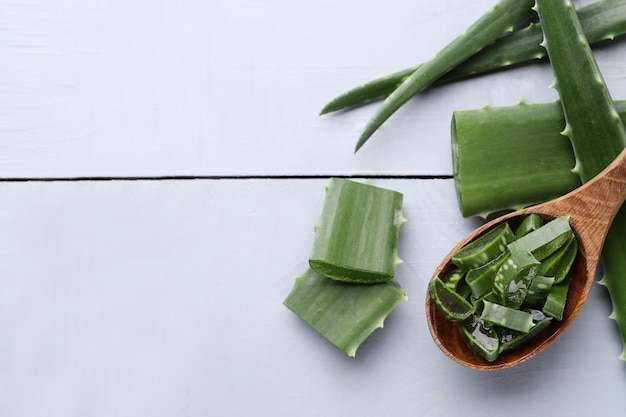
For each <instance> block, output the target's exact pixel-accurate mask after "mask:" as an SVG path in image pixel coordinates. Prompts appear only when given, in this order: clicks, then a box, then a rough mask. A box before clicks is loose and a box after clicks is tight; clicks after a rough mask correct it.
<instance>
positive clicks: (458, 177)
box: [451, 101, 626, 217]
mask: <svg viewBox="0 0 626 417" xmlns="http://www.w3.org/2000/svg"><path fill="white" fill-rule="evenodd" d="M615 107H616V109H617V111H618V113H619V114H620V117H621V118H622V120H626V101H615ZM564 126H565V116H564V115H563V110H562V108H561V104H560V102H553V103H539V104H524V103H521V104H519V105H516V106H503V107H489V106H488V107H484V108H481V109H472V110H457V111H455V112H454V113H453V116H452V124H451V140H452V146H451V148H452V161H453V164H452V168H453V176H454V183H455V188H456V193H457V201H458V203H459V209H460V211H461V214H462V215H463V216H464V217H471V216H482V217H486V216H487V215H489V214H491V213H494V212H497V211H501V210H508V209H518V208H520V207H524V206H527V205H530V204H535V203H539V202H541V201H546V200H550V199H552V198H555V197H558V196H560V195H563V194H566V193H568V192H569V191H572V190H573V189H575V188H576V187H578V186H580V184H581V179H580V177H579V176H578V175H577V174H575V173H573V172H572V171H571V170H572V168H573V167H574V165H575V163H576V162H575V161H576V159H575V158H576V157H575V155H574V151H573V149H572V145H571V142H570V140H569V139H568V138H566V137H564V136H563V135H561V133H560V132H561V130H563V128H564ZM601 151H602V150H601V149H600V150H599V152H601ZM503 173H504V174H503Z"/></svg>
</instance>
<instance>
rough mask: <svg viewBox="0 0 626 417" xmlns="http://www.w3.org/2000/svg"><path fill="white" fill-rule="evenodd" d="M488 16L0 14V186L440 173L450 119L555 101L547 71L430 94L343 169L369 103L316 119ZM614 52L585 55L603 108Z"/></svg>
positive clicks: (208, 7) (373, 9) (277, 2)
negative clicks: (601, 88) (344, 96)
mask: <svg viewBox="0 0 626 417" xmlns="http://www.w3.org/2000/svg"><path fill="white" fill-rule="evenodd" d="M493 3H494V1H493V0H479V1H473V2H467V1H464V0H446V1H437V2H423V1H422V2H406V1H404V2H395V3H393V4H388V5H385V7H382V6H381V4H380V3H379V2H377V1H374V0H365V1H356V0H350V1H342V2H328V1H309V2H304V3H302V2H298V3H297V4H296V3H294V2H289V1H284V0H271V1H264V2H262V3H259V2H256V1H251V0H234V1H209V2H207V1H200V0H189V1H184V2H175V3H170V4H165V3H161V4H160V5H159V6H154V4H153V3H152V2H146V1H135V2H130V3H129V2H113V3H111V2H109V3H106V4H99V5H94V4H91V3H88V2H76V1H72V0H58V1H55V2H50V1H47V0H29V1H23V0H19V1H13V2H6V1H5V2H2V6H1V7H2V10H3V16H2V17H0V19H2V24H3V27H4V31H3V38H4V42H3V44H4V47H3V56H4V59H3V68H2V79H3V80H4V82H3V86H2V89H3V94H2V95H0V118H1V119H0V155H1V157H0V158H1V159H0V177H10V178H16V177H89V176H104V177H107V176H122V177H126V176H177V175H180V176H241V175H253V176H274V175H343V174H360V175H373V174H385V175H448V174H450V172H451V167H450V156H449V153H450V146H449V140H450V138H449V124H450V117H451V113H452V111H453V110H455V109H468V108H478V107H482V106H484V105H486V104H492V105H512V104H516V103H517V102H519V101H520V100H526V101H528V102H543V101H552V100H555V99H556V98H557V95H556V93H555V92H554V91H553V90H550V89H549V88H548V85H549V84H550V83H551V81H552V75H551V71H550V68H549V67H548V66H546V65H543V66H529V67H523V68H519V69H516V70H514V71H507V72H505V73H500V74H494V75H490V76H488V77H481V78H475V79H471V80H467V81H464V82H461V83H457V84H455V85H450V86H446V87H440V88H435V89H432V90H430V91H429V92H427V93H425V94H424V95H423V96H421V97H420V98H417V99H415V100H413V101H411V102H410V103H409V104H408V105H407V106H406V107H404V108H403V109H401V110H400V111H399V112H398V113H397V114H396V115H394V117H393V118H392V119H391V120H390V121H389V122H388V123H387V124H385V126H384V127H383V128H382V129H381V131H380V132H378V133H377V134H376V136H375V137H373V138H372V140H371V142H370V143H368V144H367V145H366V147H364V148H363V149H362V151H361V152H359V153H358V154H357V155H354V154H353V149H354V145H355V143H356V139H357V137H358V134H359V132H360V130H361V129H362V128H363V126H364V125H365V123H366V121H367V119H368V118H369V117H370V115H371V114H372V113H373V111H374V109H375V106H376V105H375V104H373V105H370V106H366V107H364V108H361V109H358V110H355V111H351V112H345V113H342V114H338V115H329V116H326V117H318V116H317V114H318V112H319V110H320V109H321V107H322V105H323V104H325V103H326V102H327V101H328V100H330V99H331V98H333V97H334V96H335V95H338V94H340V93H342V92H344V91H345V90H347V89H349V88H351V87H353V86H355V85H357V84H361V83H363V82H366V81H369V80H371V79H373V78H376V77H379V76H382V75H385V74H388V73H391V72H394V71H397V70H400V69H403V68H406V67H408V66H411V65H414V64H417V63H419V62H423V61H425V60H427V59H429V58H431V57H432V56H433V55H434V54H435V53H436V52H437V51H438V50H439V49H440V48H441V47H443V46H444V45H445V44H446V43H447V42H448V41H450V40H451V39H453V38H454V37H456V36H457V35H458V34H459V33H460V32H461V31H462V29H463V28H465V27H467V26H469V25H470V24H471V23H472V22H473V21H474V20H475V19H476V18H477V17H479V16H480V15H481V14H482V13H483V12H484V11H486V10H487V9H488V8H489V7H491V6H492V5H493ZM624 52H626V44H624V42H621V43H617V44H616V45H614V46H612V47H610V48H607V49H606V50H605V53H603V54H601V55H599V59H600V60H601V62H600V63H601V64H602V65H604V68H607V74H606V75H607V82H608V83H609V84H610V86H611V89H612V91H613V92H614V95H615V97H616V98H624V97H626V84H625V83H624V77H623V73H622V72H621V71H620V70H619V68H622V67H623V66H624V57H625V56H626V53H624Z"/></svg>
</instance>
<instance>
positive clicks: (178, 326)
mask: <svg viewBox="0 0 626 417" xmlns="http://www.w3.org/2000/svg"><path fill="white" fill-rule="evenodd" d="M325 183H326V181H325V180H297V181H293V180H254V181H250V180H247V181H241V180H234V181H233V180H221V181H213V180H212V181H206V180H199V181H108V182H107V181H102V182H99V181H91V182H25V183H0V193H1V194H2V196H3V204H2V208H1V213H2V215H1V216H0V219H1V220H0V228H1V233H0V269H1V274H0V276H1V277H2V278H1V279H2V290H1V291H0V329H2V331H1V332H0V369H1V371H0V390H1V392H2V393H3V396H2V401H1V404H2V405H1V409H2V410H3V413H4V414H6V415H12V416H43V415H46V416H64V417H65V416H68V415H81V416H83V415H88V416H93V417H98V416H103V417H104V416H111V415H116V416H137V415H146V416H148V415H151V416H172V415H187V416H198V417H199V416H208V415H211V416H213V415H215V416H226V415H233V416H235V415H237V416H239V415H256V414H258V413H259V410H262V412H263V413H264V414H265V413H266V414H267V415H272V416H294V415H302V416H317V415H336V416H356V415H358V416H364V417H370V416H372V417H374V416H377V417H378V416H381V415H393V416H398V417H403V416H415V415H429V416H450V415H461V414H462V415H465V416H468V417H472V416H483V415H484V414H485V411H486V410H507V413H509V414H510V415H511V416H526V415H563V416H565V415H593V413H595V412H597V411H598V410H601V411H602V413H603V415H607V416H618V415H620V414H621V413H622V412H623V410H624V405H625V402H624V401H625V400H624V396H623V395H622V393H623V392H624V390H625V389H626V382H625V380H624V377H623V376H624V375H623V367H622V365H623V364H622V363H621V362H620V361H619V360H618V359H617V356H618V354H619V352H620V346H619V342H618V337H617V334H616V329H615V326H614V324H613V323H612V322H611V321H610V320H609V319H608V318H607V316H608V314H609V310H610V308H609V301H608V298H607V296H606V294H605V292H604V290H603V289H602V288H601V287H599V286H598V287H594V289H593V290H592V291H591V298H590V300H589V302H588V304H587V305H586V307H585V308H584V309H583V311H582V313H581V314H580V316H579V318H578V319H577V321H576V322H575V323H574V324H573V325H572V326H571V327H570V329H568V331H567V332H566V333H565V334H564V336H563V337H562V338H561V339H559V340H558V341H557V343H555V344H554V345H553V346H552V347H550V348H549V349H547V350H546V351H545V352H543V353H542V354H541V355H539V356H538V357H536V358H534V359H533V360H531V361H529V362H527V363H525V364H523V365H521V366H519V367H517V368H514V369H512V370H509V371H502V372H496V373H477V372H475V371H470V370H467V369H465V368H462V367H461V366H459V365H457V364H455V363H453V362H451V361H450V360H449V359H447V357H445V356H444V355H443V354H442V353H440V352H439V350H438V349H437V348H436V347H435V345H434V343H433V342H432V340H431V338H430V336H429V334H428V330H427V328H426V323H425V314H424V297H425V291H426V284H427V281H428V279H429V278H430V274H431V273H432V271H433V270H434V268H435V267H436V265H437V264H438V262H439V259H440V258H441V257H443V256H444V255H445V254H446V253H447V252H448V250H449V249H450V247H451V246H452V245H453V244H454V243H456V241H457V240H458V239H460V238H461V237H462V236H463V235H464V234H465V233H466V232H468V231H469V230H470V229H471V228H472V227H474V226H475V225H476V223H477V221H475V220H463V219H461V218H460V216H459V214H458V210H457V209H456V207H455V197H454V190H453V184H452V183H451V181H446V180H422V181H409V180H378V181H376V182H375V184H377V185H380V186H384V187H387V188H391V189H395V190H398V191H401V192H403V193H404V195H405V216H406V217H407V218H408V219H409V221H408V222H407V223H406V224H405V225H404V226H403V229H402V233H401V241H400V249H399V250H400V256H401V257H402V258H403V259H404V261H405V263H404V264H403V265H401V266H400V267H399V269H398V275H397V279H398V281H399V282H400V283H401V284H402V285H403V287H404V289H405V290H406V292H407V294H408V296H409V300H408V301H406V302H404V303H402V304H400V305H399V306H398V308H397V309H396V310H395V311H394V312H393V313H392V314H391V315H390V317H389V318H388V320H387V321H386V323H385V327H384V328H383V329H380V330H377V331H376V332H375V333H374V334H373V335H372V336H371V338H370V339H368V341H366V343H365V344H364V345H363V346H362V348H361V349H360V350H359V351H358V352H357V356H356V358H354V359H351V358H348V357H347V356H345V355H344V354H343V353H342V352H340V351H339V350H337V349H336V348H334V347H333V346H331V345H330V344H328V343H327V342H326V341H325V340H323V339H322V338H321V337H319V336H318V335H317V334H316V333H315V332H313V331H312V330H311V329H310V328H308V327H307V326H306V325H305V324H304V323H302V322H301V321H300V320H299V319H298V318H297V317H295V316H294V315H292V314H291V313H290V312H289V311H288V310H287V309H286V308H285V307H284V306H282V304H281V303H282V300H283V299H284V297H285V296H286V295H287V293H288V291H289V290H290V288H291V285H292V283H293V277H294V275H296V274H299V273H300V272H301V271H303V268H306V259H307V255H308V251H309V250H310V246H311V243H312V237H313V236H312V235H313V226H314V224H315V222H316V221H317V218H318V216H319V214H320V212H321V206H322V203H323V196H324V185H325ZM529 398H531V399H539V400H540V401H529V400H528V399H529Z"/></svg>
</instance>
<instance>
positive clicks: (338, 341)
mask: <svg viewBox="0 0 626 417" xmlns="http://www.w3.org/2000/svg"><path fill="white" fill-rule="evenodd" d="M406 299H407V296H406V294H405V293H404V291H403V290H402V287H401V286H400V284H399V283H398V282H397V281H396V280H391V281H387V282H384V283H382V284H375V285H358V284H348V283H345V282H340V281H335V280H332V279H328V278H326V277H324V276H321V275H319V274H317V273H316V272H315V271H313V270H312V269H308V270H307V271H306V272H305V273H304V274H302V275H301V276H299V277H297V278H296V281H295V284H294V286H293V288H292V290H291V292H290V293H289V295H288V296H287V298H286V299H285V301H284V305H285V306H286V307H287V308H288V309H290V310H291V311H292V312H293V313H295V314H296V315H297V316H298V317H300V318H301V319H302V320H304V321H305V322H306V323H307V324H308V325H310V326H311V327H312V328H314V329H315V330H316V331H317V332H318V333H319V334H321V335H322V336H323V337H324V338H325V339H326V340H328V341H329V342H331V343H332V344H333V345H335V346H336V347H338V348H339V349H341V350H342V351H343V352H345V353H346V354H347V355H348V356H352V357H353V356H355V355H356V351H357V349H358V348H359V346H360V345H361V344H362V343H363V342H364V341H365V340H366V339H367V338H368V336H369V335H370V334H372V332H374V330H376V329H378V328H381V327H383V324H384V320H385V318H386V317H387V316H388V315H389V314H390V313H391V312H392V311H393V309H394V308H395V307H396V306H397V305H398V304H399V303H400V302H401V301H404V300H406Z"/></svg>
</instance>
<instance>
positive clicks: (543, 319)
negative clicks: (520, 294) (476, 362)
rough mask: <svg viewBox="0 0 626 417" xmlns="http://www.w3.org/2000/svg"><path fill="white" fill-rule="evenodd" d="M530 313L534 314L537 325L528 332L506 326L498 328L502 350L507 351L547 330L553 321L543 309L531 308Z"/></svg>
mask: <svg viewBox="0 0 626 417" xmlns="http://www.w3.org/2000/svg"><path fill="white" fill-rule="evenodd" d="M529 313H530V314H531V315H532V317H533V323H535V325H534V326H533V327H531V328H530V330H529V331H528V333H521V332H517V331H515V330H510V329H505V328H501V329H499V330H498V335H499V336H500V352H506V351H509V350H512V349H515V348H516V347H518V346H521V345H523V344H524V343H526V342H527V341H528V340H530V339H532V338H533V337H535V336H537V335H538V334H539V333H541V332H542V331H543V330H545V328H546V327H548V326H549V325H550V323H551V322H552V318H551V317H547V316H546V315H544V314H543V313H542V312H541V311H538V310H531V311H529Z"/></svg>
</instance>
